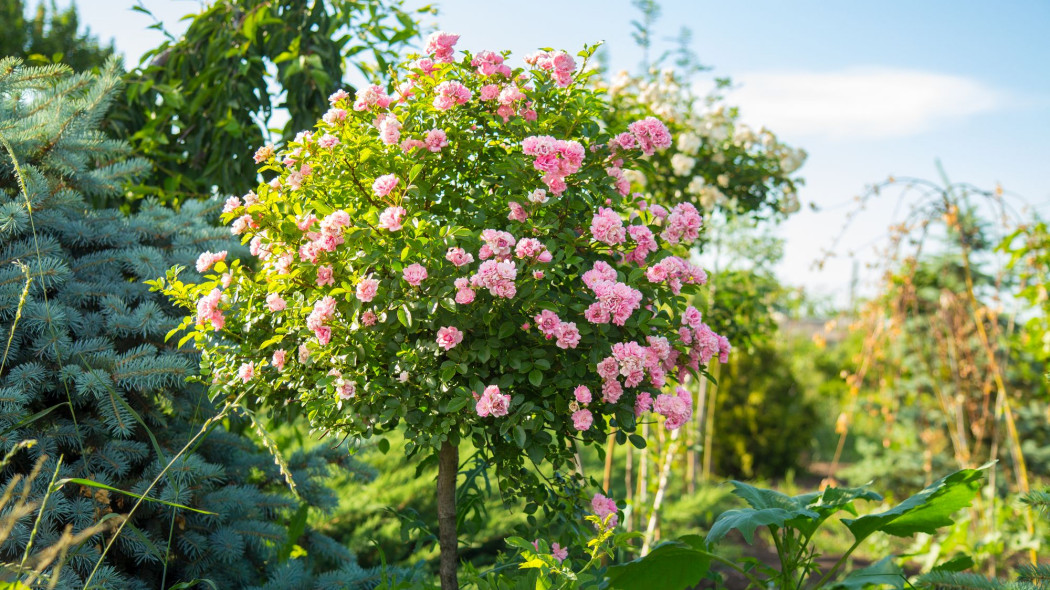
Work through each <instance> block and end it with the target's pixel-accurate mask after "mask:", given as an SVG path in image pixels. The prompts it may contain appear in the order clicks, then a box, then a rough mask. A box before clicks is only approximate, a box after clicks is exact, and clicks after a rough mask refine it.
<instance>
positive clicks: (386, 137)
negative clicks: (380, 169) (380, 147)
mask: <svg viewBox="0 0 1050 590" xmlns="http://www.w3.org/2000/svg"><path fill="white" fill-rule="evenodd" d="M372 126H373V127H375V128H376V129H378V130H379V141H381V142H383V144H384V145H394V144H396V143H397V142H398V141H400V140H401V121H398V119H397V115H395V114H394V113H384V114H382V115H379V116H378V117H376V119H375V121H374V122H373V123H372Z"/></svg>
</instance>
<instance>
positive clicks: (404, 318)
mask: <svg viewBox="0 0 1050 590" xmlns="http://www.w3.org/2000/svg"><path fill="white" fill-rule="evenodd" d="M397 321H399V322H401V325H402V326H404V327H406V328H411V327H412V312H411V311H409V310H408V306H407V305H402V306H401V307H399V308H398V310H397Z"/></svg>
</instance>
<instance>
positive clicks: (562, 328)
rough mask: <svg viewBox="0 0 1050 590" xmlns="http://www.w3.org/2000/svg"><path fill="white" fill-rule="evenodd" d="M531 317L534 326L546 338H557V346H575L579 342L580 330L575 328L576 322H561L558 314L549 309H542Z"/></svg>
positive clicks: (564, 348)
mask: <svg viewBox="0 0 1050 590" xmlns="http://www.w3.org/2000/svg"><path fill="white" fill-rule="evenodd" d="M533 319H534V320H535V321H536V328H537V329H538V330H539V331H540V333H541V334H543V335H544V336H546V337H547V339H548V340H550V339H551V338H557V341H556V342H555V344H556V345H557V347H558V348H561V349H562V350H567V349H569V348H576V346H577V345H578V344H579V343H580V331H579V330H578V329H577V328H576V322H563V321H562V320H561V318H559V317H558V314H556V313H554V312H553V311H551V310H549V309H544V310H543V311H541V312H540V313H538V314H536V316H535V317H534V318H533Z"/></svg>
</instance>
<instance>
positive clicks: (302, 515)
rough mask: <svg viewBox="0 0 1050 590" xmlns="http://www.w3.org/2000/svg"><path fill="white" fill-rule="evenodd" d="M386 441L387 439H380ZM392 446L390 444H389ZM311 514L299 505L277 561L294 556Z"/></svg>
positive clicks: (307, 505) (304, 506) (306, 505)
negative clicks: (297, 543)
mask: <svg viewBox="0 0 1050 590" xmlns="http://www.w3.org/2000/svg"><path fill="white" fill-rule="evenodd" d="M379 440H380V441H385V440H386V439H385V438H382V439H379ZM387 446H388V447H389V446H390V443H387ZM384 452H385V451H384ZM309 514H310V505H309V504H306V503H303V504H300V505H299V509H298V510H296V511H295V514H294V515H293V516H292V519H291V521H289V523H288V540H287V541H286V542H285V544H284V546H283V547H281V553H280V554H279V555H278V556H277V560H278V561H280V562H281V563H283V562H285V561H288V559H289V558H290V557H291V556H292V550H293V549H294V548H295V543H296V541H298V540H299V537H301V536H302V535H303V533H304V532H305V531H306V518H307V516H309Z"/></svg>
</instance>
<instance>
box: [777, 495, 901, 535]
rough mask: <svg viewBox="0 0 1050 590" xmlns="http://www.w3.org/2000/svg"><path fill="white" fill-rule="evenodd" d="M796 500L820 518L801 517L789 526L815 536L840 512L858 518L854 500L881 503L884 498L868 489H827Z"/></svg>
mask: <svg viewBox="0 0 1050 590" xmlns="http://www.w3.org/2000/svg"><path fill="white" fill-rule="evenodd" d="M794 499H795V500H796V501H798V502H800V503H802V504H804V505H806V507H807V508H809V509H810V510H812V511H814V512H816V513H817V514H819V515H820V516H819V517H818V518H816V519H814V518H809V517H800V518H795V519H792V520H790V521H788V523H787V525H788V526H793V527H795V528H797V529H798V530H800V531H802V533H803V534H805V535H806V536H810V537H811V536H813V532H814V531H816V530H817V527H819V526H820V525H821V524H822V523H823V522H824V521H825V520H827V519H828V517H830V516H831V515H832V514H835V513H836V512H838V511H840V510H845V511H846V512H849V513H850V514H852V515H854V516H856V515H857V509H856V508H855V507H854V506H853V501H854V500H872V501H876V502H878V501H881V500H882V496H880V495H879V494H877V493H875V492H873V491H871V490H869V489H867V488H826V489H825V490H824V491H823V492H816V493H812V494H803V495H801V496H795V497H794Z"/></svg>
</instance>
